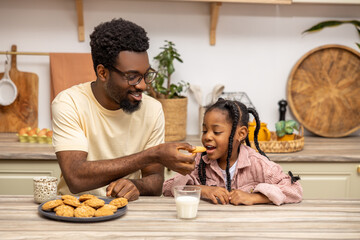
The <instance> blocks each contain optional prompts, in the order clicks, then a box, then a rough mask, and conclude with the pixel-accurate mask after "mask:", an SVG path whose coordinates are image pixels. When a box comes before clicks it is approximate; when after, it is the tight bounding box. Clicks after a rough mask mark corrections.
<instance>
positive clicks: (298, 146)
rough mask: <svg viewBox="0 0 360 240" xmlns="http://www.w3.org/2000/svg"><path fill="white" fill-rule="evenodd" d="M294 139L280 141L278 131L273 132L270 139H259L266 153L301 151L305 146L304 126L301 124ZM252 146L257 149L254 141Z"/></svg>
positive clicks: (261, 147)
mask: <svg viewBox="0 0 360 240" xmlns="http://www.w3.org/2000/svg"><path fill="white" fill-rule="evenodd" d="M294 135H295V138H294V140H290V141H278V140H277V135H276V132H271V138H270V141H259V146H260V149H261V150H262V151H264V152H265V153H289V152H297V151H301V150H302V149H303V148H304V128H303V126H300V131H299V134H294ZM250 144H251V147H252V148H254V149H256V147H255V144H254V142H253V141H251V142H250Z"/></svg>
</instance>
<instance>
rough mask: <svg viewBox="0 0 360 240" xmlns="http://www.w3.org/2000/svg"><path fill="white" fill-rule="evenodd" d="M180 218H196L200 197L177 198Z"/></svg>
mask: <svg viewBox="0 0 360 240" xmlns="http://www.w3.org/2000/svg"><path fill="white" fill-rule="evenodd" d="M175 202H176V210H177V214H178V218H195V217H196V214H197V210H198V206H199V198H197V197H192V196H179V197H177V198H176V199H175Z"/></svg>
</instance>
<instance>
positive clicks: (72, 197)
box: [61, 195, 77, 201]
mask: <svg viewBox="0 0 360 240" xmlns="http://www.w3.org/2000/svg"><path fill="white" fill-rule="evenodd" d="M61 199H62V200H65V199H71V200H74V201H76V200H77V198H76V197H74V196H71V195H62V196H61Z"/></svg>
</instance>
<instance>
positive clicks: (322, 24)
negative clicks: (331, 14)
mask: <svg viewBox="0 0 360 240" xmlns="http://www.w3.org/2000/svg"><path fill="white" fill-rule="evenodd" d="M343 23H347V22H344V21H325V22H320V23H318V24H316V25H314V26H312V27H311V28H309V29H306V30H305V31H304V32H303V33H306V32H314V31H320V30H321V29H323V28H325V27H335V26H338V25H341V24H343Z"/></svg>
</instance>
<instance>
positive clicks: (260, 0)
mask: <svg viewBox="0 0 360 240" xmlns="http://www.w3.org/2000/svg"><path fill="white" fill-rule="evenodd" d="M138 1H144V0H138ZM153 1H161V2H205V3H209V4H210V45H212V46H214V45H215V43H216V28H217V23H218V20H219V12H220V7H221V5H222V3H255V4H292V3H324V4H360V0H221V1H219V0H153ZM75 3H76V13H77V18H78V26H77V28H78V39H79V42H84V41H85V32H84V31H85V30H84V14H83V0H75Z"/></svg>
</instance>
